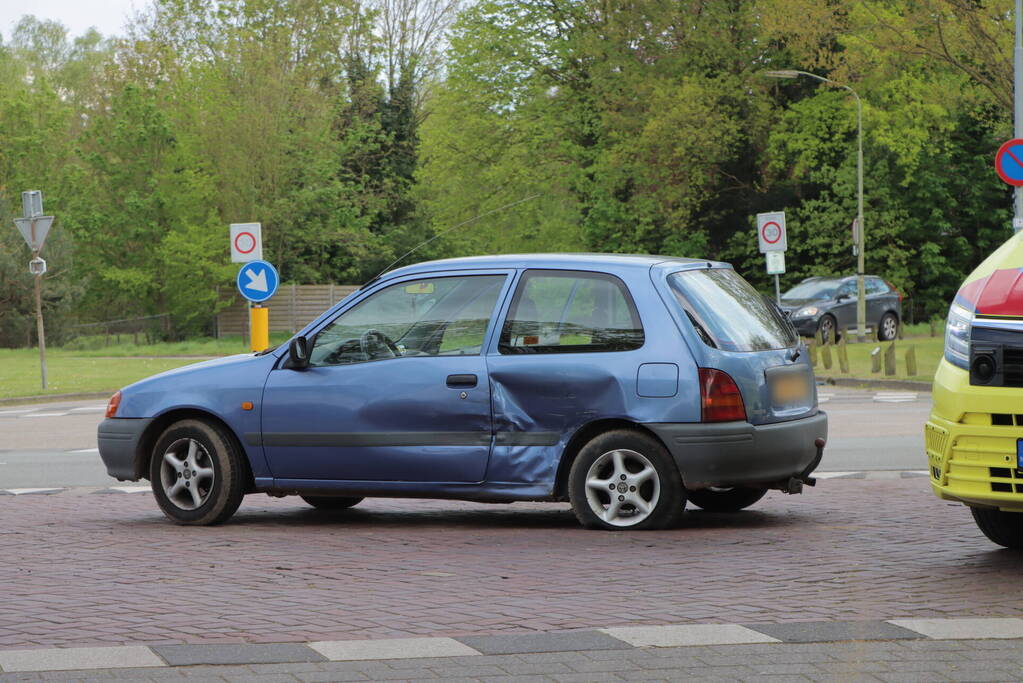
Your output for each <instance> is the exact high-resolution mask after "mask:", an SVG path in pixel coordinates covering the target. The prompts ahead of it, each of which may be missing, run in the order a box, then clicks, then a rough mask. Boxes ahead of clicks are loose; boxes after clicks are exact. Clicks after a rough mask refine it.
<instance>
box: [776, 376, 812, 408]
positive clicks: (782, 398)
mask: <svg viewBox="0 0 1023 683" xmlns="http://www.w3.org/2000/svg"><path fill="white" fill-rule="evenodd" d="M809 398H810V383H809V382H808V381H807V380H806V375H805V374H803V373H802V372H800V373H794V372H793V373H786V374H781V375H775V376H774V377H772V378H771V399H772V400H773V401H774V404H775V405H776V406H788V405H793V404H798V403H806V402H807V400H808V399H809Z"/></svg>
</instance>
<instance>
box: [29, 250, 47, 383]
mask: <svg viewBox="0 0 1023 683" xmlns="http://www.w3.org/2000/svg"><path fill="white" fill-rule="evenodd" d="M32 257H33V259H37V258H39V252H38V251H36V252H33V254H32ZM34 279H35V290H36V334H37V335H38V337H39V372H40V374H41V375H42V380H43V389H46V331H45V330H44V329H43V295H42V280H43V274H42V273H36V276H35V278H34Z"/></svg>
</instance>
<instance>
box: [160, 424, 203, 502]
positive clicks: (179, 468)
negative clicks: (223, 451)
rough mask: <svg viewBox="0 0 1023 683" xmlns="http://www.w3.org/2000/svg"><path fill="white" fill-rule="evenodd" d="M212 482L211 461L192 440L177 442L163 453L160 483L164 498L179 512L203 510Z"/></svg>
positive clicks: (200, 445)
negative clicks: (177, 508)
mask: <svg viewBox="0 0 1023 683" xmlns="http://www.w3.org/2000/svg"><path fill="white" fill-rule="evenodd" d="M215 480H216V473H215V471H214V469H213V460H212V458H210V454H209V452H207V450H206V448H205V447H204V446H203V445H202V444H201V443H199V442H198V441H196V440H195V439H188V438H186V439H178V440H177V441H175V442H173V443H172V444H171V445H170V446H168V447H167V450H166V451H164V453H163V461H162V463H161V465H160V483H161V485H162V486H163V492H164V493H165V494H166V496H167V499H168V500H169V501H170V502H171V503H173V504H174V505H175V506H177V507H179V508H181V509H182V510H196V509H198V508H200V507H202V505H203V504H204V503H205V502H206V501H207V500H208V499H209V497H210V494H211V493H212V492H213V483H214V481H215Z"/></svg>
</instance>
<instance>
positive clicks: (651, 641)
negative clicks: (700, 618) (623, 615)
mask: <svg viewBox="0 0 1023 683" xmlns="http://www.w3.org/2000/svg"><path fill="white" fill-rule="evenodd" d="M601 631H603V632H604V633H606V634H608V635H609V636H611V637H613V638H617V639H619V640H621V641H624V642H626V643H629V644H630V645H634V646H636V647H684V646H692V645H730V644H733V643H734V644H738V643H777V642H780V641H779V640H778V639H777V638H772V637H771V636H768V635H765V634H763V633H758V632H757V631H754V630H752V629H748V628H746V627H745V626H739V625H738V624H692V625H678V626H624V627H620V628H605V629H601Z"/></svg>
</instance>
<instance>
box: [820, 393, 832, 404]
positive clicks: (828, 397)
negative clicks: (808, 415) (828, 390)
mask: <svg viewBox="0 0 1023 683" xmlns="http://www.w3.org/2000/svg"><path fill="white" fill-rule="evenodd" d="M834 397H835V395H834V394H825V393H818V394H817V403H827V402H828V401H830V400H831V399H833V398H834Z"/></svg>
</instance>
